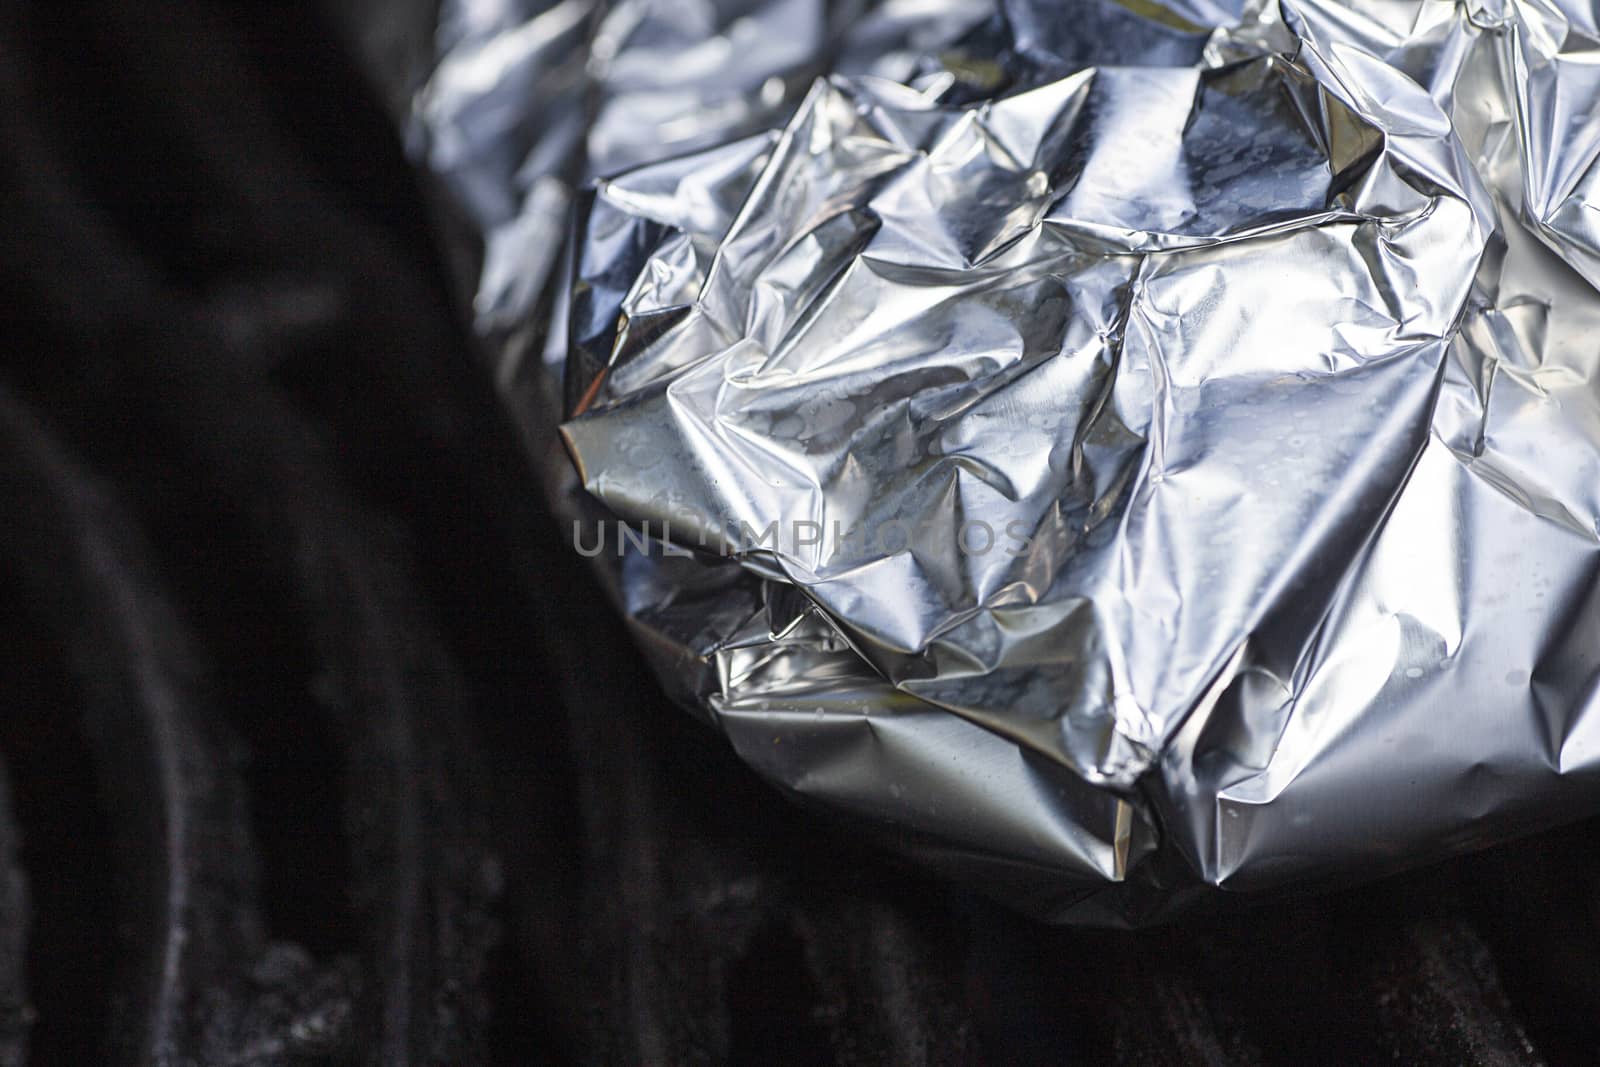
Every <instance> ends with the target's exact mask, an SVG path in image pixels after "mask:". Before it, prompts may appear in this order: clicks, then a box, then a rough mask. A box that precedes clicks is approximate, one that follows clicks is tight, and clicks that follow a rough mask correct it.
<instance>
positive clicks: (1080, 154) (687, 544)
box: [416, 0, 1600, 922]
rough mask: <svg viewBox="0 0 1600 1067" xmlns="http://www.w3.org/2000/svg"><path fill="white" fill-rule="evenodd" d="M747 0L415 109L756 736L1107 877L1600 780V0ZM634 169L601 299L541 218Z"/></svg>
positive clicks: (624, 566) (630, 572)
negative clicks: (567, 80) (559, 270)
mask: <svg viewBox="0 0 1600 1067" xmlns="http://www.w3.org/2000/svg"><path fill="white" fill-rule="evenodd" d="M569 3H570V0H569ZM463 6H471V7H472V8H473V9H474V10H476V9H477V7H478V5H463ZM491 6H492V5H491ZM735 8H737V9H738V10H734V9H735ZM725 9H726V10H725ZM695 10H696V11H700V12H701V14H703V16H704V17H703V18H698V19H697V20H696V19H689V20H684V19H681V18H667V19H666V23H667V25H662V26H655V28H653V29H652V28H650V27H652V26H653V25H654V23H652V16H653V15H658V14H659V11H665V6H662V7H660V8H659V9H658V7H657V6H656V5H648V4H645V5H639V6H638V7H636V8H635V7H631V6H629V5H626V4H624V5H618V6H617V7H614V8H612V9H610V10H609V11H608V12H606V13H604V15H603V16H594V17H591V15H592V13H585V14H584V15H583V18H584V19H586V20H589V21H591V22H594V26H593V27H591V31H592V32H591V33H590V36H591V37H592V40H593V46H592V49H591V51H592V55H591V57H590V59H589V61H588V64H587V66H586V67H583V69H582V70H581V72H580V73H579V74H577V75H575V76H574V78H575V82H574V84H575V85H576V86H577V88H575V89H573V90H572V92H573V93H576V94H577V95H578V96H579V97H581V98H582V99H584V100H587V101H589V104H588V105H587V107H586V108H580V107H578V105H576V104H572V105H564V104H562V103H561V101H562V100H563V99H565V98H564V97H562V96H561V94H560V93H558V92H555V91H553V90H551V91H545V90H542V89H540V88H539V86H540V85H543V84H546V80H547V79H551V78H555V77H556V76H557V75H556V74H555V73H554V72H555V71H556V70H557V69H558V68H559V67H560V66H561V64H563V63H571V62H573V60H572V58H571V56H572V53H571V51H570V46H560V45H559V44H558V40H557V38H558V35H557V34H556V31H555V30H554V29H548V27H554V26H556V25H557V24H558V23H559V24H560V25H561V26H566V25H567V24H568V22H572V23H573V25H576V22H577V19H578V16H577V13H576V11H575V9H569V8H568V7H567V5H565V4H564V5H562V6H561V7H560V8H554V9H551V10H549V11H544V12H543V13H538V14H536V15H534V16H533V17H531V18H530V17H527V13H522V14H519V15H518V16H516V17H512V16H511V15H508V14H505V13H502V16H503V17H501V18H500V19H499V21H494V20H490V22H486V23H485V24H484V26H483V27H479V28H478V30H476V31H472V32H477V33H478V37H476V38H474V37H473V36H472V32H467V31H463V32H462V33H461V35H460V36H459V38H446V39H444V40H443V43H444V44H445V45H446V48H447V50H446V51H445V52H444V53H443V59H442V61H441V64H440V67H439V70H438V72H437V73H436V75H435V77H434V79H433V80H432V82H430V84H429V85H428V86H427V87H426V88H425V89H424V91H423V92H422V93H421V94H420V95H419V98H418V110H417V117H418V121H417V124H416V132H417V144H418V145H419V151H425V152H426V153H427V155H426V158H427V159H428V160H429V162H430V163H431V165H432V166H434V167H435V169H437V170H439V171H440V172H441V173H443V174H445V175H446V176H447V177H448V178H449V179H450V181H451V183H452V185H453V186H454V187H455V188H456V189H457V191H458V192H459V193H461V194H462V195H463V196H464V197H465V198H466V202H467V203H468V204H469V207H471V209H472V210H473V211H474V212H475V217H476V218H477V219H478V221H479V224H480V225H481V226H483V228H484V230H485V232H486V234H487V239H486V259H485V267H484V276H483V286H482V289H481V291H480V294H479V295H480V302H479V306H478V309H477V311H478V314H479V320H480V324H481V325H483V326H484V329H485V332H486V333H488V334H490V335H491V336H498V337H499V338H500V340H499V343H500V344H502V345H503V347H504V349H505V351H506V353H507V362H506V364H505V368H504V371H505V377H506V380H507V382H508V386H509V387H510V389H511V395H513V396H514V397H516V398H518V402H519V403H520V404H521V405H522V406H523V414H524V415H525V417H526V418H525V421H526V423H527V425H528V427H529V430H530V434H531V435H532V437H533V439H534V440H535V441H537V442H540V443H541V444H542V443H543V442H545V441H548V440H550V439H551V438H552V437H553V433H554V429H555V422H556V420H557V415H556V409H555V405H556V403H557V402H558V401H557V399H556V398H557V395H558V394H557V391H556V389H555V387H554V385H553V382H554V378H553V377H551V376H550V375H546V374H545V373H544V372H551V374H553V373H554V372H556V371H557V370H559V369H560V368H563V367H564V386H562V388H561V390H560V393H559V396H560V400H559V403H560V405H561V409H562V411H561V414H562V416H563V417H564V419H565V421H564V422H562V424H561V427H560V433H561V435H562V438H563V440H564V442H565V446H566V448H567V449H568V451H569V452H570V454H571V456H572V458H573V459H574V460H575V462H576V467H577V469H578V471H579V474H580V478H581V481H582V484H583V486H584V487H585V488H586V489H587V490H588V492H589V493H590V494H591V495H592V496H593V497H594V498H595V499H597V500H598V501H600V502H601V504H603V505H604V508H605V509H607V512H608V513H610V514H614V515H617V516H620V517H622V518H624V519H627V520H629V521H630V522H632V523H634V524H644V525H645V526H646V527H647V528H648V529H650V530H651V531H653V532H654V533H655V534H656V535H657V538H658V539H657V540H656V541H655V542H653V543H652V544H651V545H649V546H645V547H641V546H640V545H639V543H638V542H630V541H627V540H626V539H625V538H620V537H619V536H618V535H617V532H616V531H615V529H614V528H610V527H604V526H601V525H598V524H599V522H600V517H601V515H602V514H605V513H607V512H601V511H599V510H597V509H595V508H594V507H593V505H592V504H590V505H585V504H583V503H582V502H580V501H578V500H576V499H573V501H572V513H573V514H574V516H575V517H576V518H575V521H576V523H577V526H576V529H575V532H578V533H581V536H579V537H577V538H576V539H577V540H578V541H579V545H580V548H583V549H585V550H588V551H594V552H596V553H597V561H598V562H600V563H601V564H602V567H603V569H604V570H605V571H606V573H607V575H608V577H609V579H610V581H611V584H612V587H613V589H614V590H615V592H616V595H617V597H618V600H619V603H620V604H621V605H622V607H623V608H624V609H625V611H626V612H627V614H628V616H629V618H630V620H631V621H632V622H633V623H634V625H635V627H636V630H637V632H638V634H639V636H640V638H641V642H642V644H643V646H644V647H645V648H646V650H647V652H649V653H650V654H651V655H652V657H653V659H654V660H655V662H656V664H657V666H658V668H659V669H660V671H661V673H662V675H663V677H664V679H665V680H666V681H667V682H668V684H669V686H671V687H673V688H674V689H675V691H676V692H678V693H679V695H680V696H681V697H682V698H683V699H684V700H685V702H686V703H689V704H690V705H691V706H694V707H697V708H699V709H701V710H703V711H704V713H705V714H706V715H707V716H708V717H709V718H710V719H711V720H712V721H714V722H715V723H716V724H717V725H718V726H719V727H720V728H721V729H722V730H723V731H724V732H725V733H726V734H727V736H728V737H729V739H730V741H731V742H732V743H733V745H734V746H735V747H736V748H737V749H738V751H739V752H740V753H741V755H742V756H743V757H744V758H745V759H746V760H747V761H748V762H749V763H750V764H751V765H752V766H754V767H755V768H756V769H758V770H759V771H760V772H762V773H763V774H764V775H766V776H767V777H769V778H770V779H772V780H773V781H774V782H776V783H778V784H780V785H781V786H783V787H784V788H786V789H788V790H790V791H792V792H793V793H795V794H797V795H799V796H802V797H805V798H809V799H812V800H815V801H818V802H820V803H822V804H824V805H826V806H828V807H831V808H834V809H836V810H840V811H843V812H847V813H850V814H852V815H855V816H857V817H859V818H861V819H862V820H864V822H865V823H866V824H868V825H871V826H874V827H877V828H880V829H883V830H885V831H886V832H887V835H888V837H889V839H890V840H891V841H892V842H893V843H894V844H895V845H896V846H897V847H899V848H902V849H905V850H908V851H912V852H915V853H917V854H919V855H922V856H924V857H925V858H927V859H928V860H929V861H930V862H931V863H933V864H935V865H936V866H938V867H939V869H941V870H944V871H946V872H949V873H952V874H955V875H958V876H961V877H965V878H969V879H972V880H974V881H977V882H978V883H980V884H982V885H984V886H986V887H987V888H988V889H989V890H990V891H991V892H993V893H995V894H996V895H999V896H1001V897H1003V898H1006V899H1008V900H1010V901H1012V902H1013V903H1015V904H1017V905H1018V906H1020V907H1024V908H1026V909H1028V910H1030V911H1033V912H1035V913H1037V914H1040V915H1043V916H1046V917H1049V918H1052V919H1057V920H1062V921H1085V922H1107V921H1112V922H1121V921H1142V920H1145V919H1148V918H1150V917H1153V916H1159V915H1160V914H1162V913H1163V912H1165V911H1168V910H1171V909H1172V908H1174V907H1176V906H1178V905H1180V904H1182V903H1183V902H1185V901H1187V900H1189V899H1190V898H1193V897H1197V896H1201V895H1204V894H1205V893H1206V892H1208V888H1207V887H1221V888H1224V889H1241V890H1254V889H1263V888H1267V887H1271V886H1277V885H1285V884H1307V883H1311V884H1316V883H1324V882H1329V881H1334V880H1346V879H1351V878H1360V877H1373V876H1377V875H1380V874H1383V873H1385V872H1387V871H1390V870H1393V869H1396V868H1398V867H1401V866H1405V865H1409V864H1414V863H1417V862H1421V861H1424V860H1427V859H1429V858H1432V857H1436V856H1439V855H1443V854H1445V853H1448V852H1451V851H1454V850H1459V849H1463V848H1470V847H1473V846H1476V845H1480V844H1485V843H1488V842H1490V841H1493V840H1496V839H1499V838H1502V837H1505V836H1508V835H1511V834H1514V833H1516V832H1518V831H1519V830H1522V829H1525V828H1528V827H1531V826H1535V825H1539V824H1541V823H1547V822H1553V821H1558V820H1561V819H1565V818H1571V817H1575V816H1577V815H1580V814H1584V813H1588V812H1591V811H1593V810H1595V809H1596V808H1597V807H1600V804H1597V800H1600V789H1597V788H1596V786H1595V785H1594V784H1593V781H1592V779H1593V775H1594V771H1595V769H1596V765H1597V761H1600V733H1597V726H1596V716H1595V714H1594V713H1593V712H1592V708H1591V705H1592V703H1593V701H1594V698H1593V695H1592V690H1593V689H1594V687H1595V684H1596V678H1597V676H1600V601H1597V600H1596V596H1597V594H1596V593H1595V589H1596V584H1595V581H1594V570H1595V567H1594V563H1595V561H1596V559H1597V542H1600V453H1597V446H1600V396H1597V393H1596V382H1595V378H1596V373H1597V370H1600V343H1597V342H1596V340H1595V339H1596V338H1600V331H1597V329H1596V327H1597V326H1600V297H1597V294H1596V292H1595V288H1594V287H1595V285H1596V284H1600V224H1597V223H1596V221H1595V218H1596V217H1600V216H1597V214H1596V207H1597V206H1600V189H1596V181H1597V179H1595V178H1594V177H1593V175H1592V174H1591V171H1592V170H1593V169H1594V161H1595V159H1596V156H1597V155H1600V108H1597V107H1596V103H1597V96H1600V73H1596V72H1597V71H1600V65H1596V64H1595V63H1594V61H1593V58H1594V56H1595V55H1596V54H1600V29H1597V26H1596V17H1595V14H1594V13H1593V12H1592V11H1590V10H1589V9H1587V8H1582V9H1580V8H1577V7H1575V6H1574V7H1570V8H1569V7H1563V6H1560V5H1558V4H1555V3H1550V2H1546V0H1537V2H1529V0H1509V2H1506V3H1500V4H1496V3H1481V4H1460V5H1457V4H1451V3H1443V2H1426V3H1407V2H1403V0H1382V2H1373V3H1355V4H1335V3H1328V2H1306V0H1295V2H1284V3H1281V4H1272V3H1264V4H1256V3H1246V4H1245V5H1243V6H1233V7H1227V6H1218V5H1212V4H1208V3H1183V4H1171V5H1167V6H1155V5H1147V4H1142V3H1141V4H1138V5H1132V4H1130V5H1129V6H1128V7H1122V6H1118V5H1116V4H1114V3H1109V2H1106V3H1101V2H1096V0H1073V2H1071V3H1067V4H1044V3H1042V2H1033V0H1017V2H1007V3H1003V4H1002V5H1001V10H1000V11H999V12H998V13H997V14H995V15H994V16H993V17H990V18H985V15H984V12H983V11H982V10H976V11H974V10H971V9H970V5H947V4H939V3H925V4H893V3H890V4H886V5H882V6H880V7H875V8H871V9H869V10H865V11H857V10H854V9H852V10H851V11H849V12H844V11H842V9H840V8H838V7H835V6H824V5H821V4H815V3H798V2H781V0H780V2H776V3H766V4H761V3H753V2H752V3H747V4H743V5H719V4H706V5H703V9H702V8H695ZM562 11H566V14H564V15H562V14H560V13H561V12H562ZM629 12H632V14H628V13H629ZM558 15H559V16H560V17H557V16H558ZM625 16H626V17H625ZM519 19H520V21H519ZM596 19H598V21H596ZM541 20H547V21H545V22H543V23H541ZM490 23H492V24H490ZM447 25H455V23H449V22H447ZM540 25H544V26H546V27H547V29H539V30H535V29H533V27H536V26H540ZM484 27H487V28H484ZM758 30H760V31H761V32H758ZM566 32H567V30H565V29H563V30H561V33H566ZM608 34H609V36H608ZM519 35H520V36H519ZM457 39H458V40H459V41H461V42H463V43H459V44H452V43H451V41H452V40H457ZM472 41H476V43H475V44H473V43H470V42H472ZM516 42H520V43H516ZM496 49H499V50H500V52H503V53H504V54H505V55H506V56H511V57H514V58H515V60H516V63H522V64H525V66H526V70H525V71H523V73H519V74H518V75H516V76H515V77H513V76H511V75H510V74H508V73H507V71H508V70H510V69H511V67H513V66H515V64H514V63H511V62H510V61H509V60H507V61H506V62H503V63H500V64H499V65H496V64H494V63H491V62H490V61H489V60H487V59H485V58H484V56H485V55H486V54H488V53H495V52H496ZM541 49H542V50H543V51H541ZM496 54H498V53H496ZM718 57H720V58H718ZM829 68H831V69H833V70H834V71H835V73H834V74H833V75H832V76H830V77H828V78H824V79H821V80H816V81H814V82H811V81H810V80H809V79H810V75H811V74H814V73H818V72H820V71H822V70H824V69H829ZM807 84H809V88H805V86H806V85H807ZM802 92H803V95H800V94H801V93H802ZM596 101H598V103H597V104H596V103H595V102H596ZM785 119H786V121H785ZM564 124H570V127H569V126H567V125H564ZM766 126H771V128H770V129H765V128H764V127H766ZM569 128H570V131H571V132H570V134H568V133H560V132H557V131H558V130H568V129H569ZM508 130H515V131H517V132H516V134H515V135H512V134H510V133H507V132H506V131H508ZM563 138H566V139H563ZM441 145H443V146H444V147H442V148H441V147H440V146H441ZM584 174H590V175H598V176H599V180H598V181H595V182H592V183H590V184H589V185H587V186H586V187H585V188H586V191H584V192H583V193H581V194H580V195H579V196H578V197H577V201H578V203H577V218H578V226H577V229H576V235H575V237H574V239H573V242H572V244H571V245H570V254H569V259H570V262H571V269H570V272H569V273H570V279H569V281H570V284H565V283H563V284H562V285H560V286H558V287H557V289H558V291H559V292H560V293H564V294H565V296H562V297H560V298H554V297H553V296H552V295H551V293H550V291H549V290H548V289H547V286H546V279H547V278H548V277H550V276H551V273H552V270H553V267H552V264H553V258H552V257H551V256H550V255H549V251H550V247H551V244H552V242H551V241H550V240H549V238H548V236H545V237H541V238H540V240H539V241H538V242H535V244H536V245H537V247H534V245H529V246H527V247H522V246H519V245H517V243H516V242H517V240H518V238H514V237H511V236H507V235H508V234H514V233H518V232H522V231H520V230H519V227H522V226H528V225H533V223H530V222H529V221H528V220H529V218H530V217H533V218H537V219H538V220H539V221H538V225H539V226H541V227H544V229H543V230H541V231H540V232H541V233H544V234H546V235H548V233H549V232H552V230H553V228H554V226H555V223H554V222H553V221H552V220H554V219H555V218H556V217H557V216H558V214H559V212H558V211H557V210H556V209H554V208H552V207H551V204H553V203H554V202H555V200H552V199H550V198H548V197H547V198H546V199H544V200H540V199H539V194H538V190H539V189H540V188H546V189H551V188H556V189H558V190H559V192H560V196H559V197H558V198H557V199H559V200H561V201H562V202H564V201H565V199H566V197H567V196H568V195H570V190H571V189H573V188H577V186H576V185H574V184H571V183H573V182H576V181H577V180H578V179H579V176H581V175H584ZM541 183H544V184H543V185H541ZM563 183H566V184H563ZM474 190H483V193H482V195H481V196H477V198H476V199H474V195H475V194H474V192H473V191H474ZM523 237H524V238H525V237H526V233H523ZM513 292H515V293H518V294H520V295H519V296H517V297H516V298H515V299H510V298H508V297H506V295H505V294H507V293H513ZM540 299H547V300H548V299H554V303H553V304H552V305H550V306H552V307H554V309H555V314H556V315H557V320H558V322H563V323H565V324H566V327H565V328H564V329H561V330H558V331H556V333H555V335H554V336H553V338H552V339H551V341H550V343H548V344H547V345H546V346H545V348H544V355H545V359H544V361H543V362H542V363H539V361H532V362H533V363H536V364H538V367H537V368H536V369H535V370H533V371H531V372H530V371H528V370H527V369H526V365H527V361H524V360H522V358H521V356H520V355H517V354H516V352H515V349H516V346H518V345H521V346H523V348H524V349H525V348H526V347H527V346H528V345H529V344H530V342H529V341H528V340H527V339H526V337H525V336H523V337H520V338H519V337H518V335H517V334H516V333H515V331H514V330H510V329H508V327H510V326H514V325H515V324H516V323H518V322H521V323H522V324H523V325H528V324H531V323H532V322H533V321H534V319H535V318H536V317H538V315H539V314H540V313H538V312H536V311H535V306H536V302H537V301H538V300H540ZM496 316H500V318H499V319H496ZM505 316H509V319H506V318H505ZM497 331H500V332H499V333H498V334H497ZM525 332H526V331H524V333H525ZM528 382H533V383H534V385H533V386H531V387H519V384H518V383H523V386H526V383H528ZM541 382H542V383H544V384H543V385H540V384H539V383H541ZM685 550H687V551H685ZM619 552H620V554H619ZM685 787H686V788H692V787H693V783H692V782H691V783H685Z"/></svg>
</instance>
